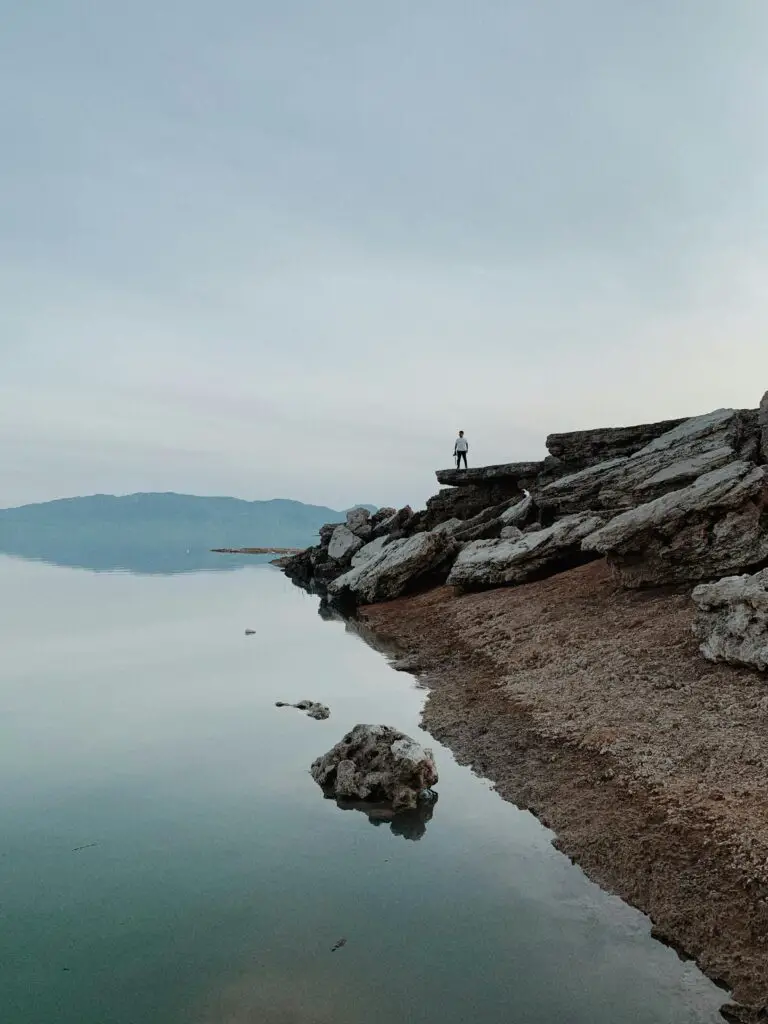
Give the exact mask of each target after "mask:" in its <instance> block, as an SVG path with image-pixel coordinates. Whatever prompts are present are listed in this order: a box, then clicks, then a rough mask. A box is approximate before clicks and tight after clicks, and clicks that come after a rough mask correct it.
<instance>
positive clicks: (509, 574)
mask: <svg viewBox="0 0 768 1024" xmlns="http://www.w3.org/2000/svg"><path fill="white" fill-rule="evenodd" d="M547 443H548V447H549V450H550V452H551V453H552V454H550V455H549V456H547V458H545V459H542V460H539V461H529V462H510V463H503V464H499V465H494V466H483V467H479V468H472V469H468V470H454V469H449V470H439V471H438V472H437V479H438V481H439V482H440V483H442V484H445V485H448V486H445V487H444V488H443V489H442V490H441V491H440V492H439V493H438V494H436V495H435V496H434V497H433V498H430V499H429V501H428V502H427V506H426V508H425V509H424V510H422V511H414V510H413V509H412V508H411V507H410V506H405V507H404V508H401V509H399V510H395V509H391V508H390V509H380V510H379V511H378V512H377V513H375V514H374V515H373V516H371V515H369V513H368V511H367V510H366V509H364V508H356V509H351V510H350V511H349V512H348V513H347V522H346V523H344V524H329V525H328V526H324V527H323V528H322V529H321V531H320V543H319V544H318V545H317V546H315V547H313V548H310V549H308V550H307V551H305V552H302V553H300V554H299V555H296V556H294V557H293V558H290V559H288V560H287V563H286V564H285V572H286V573H287V574H288V575H289V576H291V577H292V578H293V579H295V580H296V581H297V582H299V583H300V584H301V585H303V586H310V587H317V588H318V589H320V591H321V592H323V591H326V590H327V592H328V594H329V595H330V599H331V600H338V601H352V602H356V603H371V602H375V601H383V600H389V599H391V598H395V597H398V596H400V595H401V594H405V593H408V592H410V591H413V590H414V589H422V588H424V587H427V586H430V585H434V584H438V583H441V582H444V581H445V580H446V578H447V577H448V575H449V572H450V579H449V582H451V583H452V584H454V585H456V586H457V587H490V586H500V585H511V584H517V583H522V582H524V581H526V580H530V579H535V578H537V577H540V576H541V575H544V574H550V573H554V572H560V571H562V570H563V569H567V568H569V567H571V566H573V565H576V564H578V563H579V562H581V561H584V560H589V559H591V558H595V557H598V556H600V555H603V554H604V555H606V557H607V559H608V561H609V563H610V564H611V565H612V566H613V568H614V570H615V571H616V573H617V574H618V577H619V579H620V580H621V582H622V583H623V585H624V586H627V587H640V586H656V585H664V584H668V583H683V582H687V581H690V582H692V583H695V582H699V581H701V580H705V579H711V578H716V577H718V576H721V575H723V574H724V573H733V572H743V571H745V570H754V569H756V568H760V567H761V566H762V565H763V564H765V563H766V562H768V541H766V537H765V535H766V532H767V528H768V522H767V521H766V520H765V516H764V512H763V508H764V505H765V504H766V486H765V480H764V477H763V472H764V471H763V469H762V464H763V463H768V395H766V397H765V398H764V399H763V401H762V403H761V407H760V409H759V410H757V409H746V410H745V409H717V410H715V411H714V412H710V413H707V414H706V415H703V416H695V417H693V418H691V419H686V420H664V421H661V422H658V423H650V424H640V425H636V426H631V427H621V428H618V427H617V428H607V429H599V430H588V431H577V432H572V433H569V434H552V435H550V436H549V438H548V441H547ZM454 563H455V564H454Z"/></svg>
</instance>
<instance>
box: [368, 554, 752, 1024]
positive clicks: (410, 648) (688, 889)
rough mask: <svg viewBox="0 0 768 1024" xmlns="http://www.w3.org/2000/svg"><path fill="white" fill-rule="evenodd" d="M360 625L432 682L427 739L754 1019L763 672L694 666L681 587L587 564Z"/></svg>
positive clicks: (416, 604) (381, 608)
mask: <svg viewBox="0 0 768 1024" xmlns="http://www.w3.org/2000/svg"><path fill="white" fill-rule="evenodd" d="M361 617H362V618H363V619H364V621H365V622H366V623H367V624H368V625H369V626H370V627H371V629H372V630H373V632H374V633H375V634H376V636H377V637H379V638H381V639H382V640H384V641H390V642H393V643H396V644H397V645H398V647H399V648H400V649H401V650H402V651H404V652H406V653H407V655H408V656H410V657H411V659H412V660H411V663H410V666H409V667H410V668H412V670H414V671H416V673H417V674H418V675H419V676H420V678H421V679H422V680H423V681H424V682H425V683H426V684H427V685H428V686H429V689H430V693H429V697H428V700H427V703H426V707H425V710H424V726H425V727H426V728H427V729H428V730H429V731H430V732H431V733H432V734H434V735H435V736H436V737H438V738H439V739H440V740H441V741H442V742H443V743H445V744H447V745H448V746H450V747H451V749H452V750H453V751H454V752H455V754H456V756H457V757H458V759H459V760H460V761H461V762H463V763H468V764H471V765H472V766H473V767H474V769H475V770H476V771H477V772H478V773H479V774H481V775H483V776H485V777H487V778H489V779H491V780H492V781H493V782H494V783H495V785H496V788H497V790H498V792H499V793H500V795H501V796H502V797H503V798H504V799H507V800H510V801H512V802H514V803H516V804H518V805H519V806H521V807H527V808H530V809H531V810H532V811H533V812H534V813H535V814H537V816H538V817H539V818H540V820H541V821H542V822H543V823H544V824H546V825H548V826H549V827H551V828H552V829H553V830H554V831H555V833H556V835H557V839H556V843H557V845H558V847H559V848H560V849H562V850H563V851H564V852H565V853H567V854H568V855H569V856H570V857H572V858H573V859H574V860H575V861H577V862H578V863H579V864H580V865H581V866H582V868H583V869H584V871H585V872H586V873H587V874H588V875H589V876H590V877H591V878H592V879H594V880H595V881H597V882H599V883H600V884H601V885H603V886H604V887H605V888H607V889H610V890H612V891H613V892H615V893H617V894H619V895H620V896H622V897H623V898H624V899H626V900H627V901H629V902H630V903H632V904H633V905H635V906H637V907H639V908H640V909H641V910H643V911H645V912H646V913H648V914H649V915H650V917H651V919H652V921H653V924H654V933H655V934H656V935H657V937H659V938H661V939H662V940H664V941H666V942H668V943H670V944H671V945H673V946H674V947H675V948H676V949H678V951H680V952H681V953H684V955H687V956H692V957H695V959H696V960H697V962H698V963H699V965H700V966H701V968H702V969H703V970H704V971H705V972H706V973H707V974H708V975H709V976H710V977H712V978H714V979H715V980H718V981H720V982H722V983H723V985H725V986H727V987H728V988H731V989H733V993H734V998H735V999H736V1000H738V1001H739V1002H741V1003H744V1004H749V1005H750V1006H752V1007H759V1008H762V1010H763V1011H764V1010H765V1007H766V1006H768V678H765V677H762V676H760V675H759V674H758V673H755V672H751V671H749V670H746V669H737V668H733V667H730V666H726V665H712V664H711V663H709V662H707V661H705V660H704V659H703V658H702V657H701V655H700V654H699V652H698V648H697V644H696V641H695V640H694V639H693V637H692V635H691V631H690V627H691V622H692V619H693V605H692V602H691V600H690V588H686V589H684V590H677V591H675V590H669V591H665V592H659V591H654V592H637V591H635V592H628V591H622V590H621V589H620V588H619V587H618V586H617V585H616V583H615V582H614V580H613V579H612V577H611V575H610V573H609V571H608V569H607V567H606V566H605V564H604V563H603V562H595V563H592V564H590V565H587V566H583V567H581V568H578V569H574V570H572V571H571V572H568V573H563V574H562V575H559V576H555V577H552V578H550V579H547V580H543V581H541V582H537V583H531V584H528V585H526V586H522V587H516V588H509V589H500V590H493V591H488V592H486V593H481V594H470V595H464V596H460V597H457V596H455V595H454V593H453V591H452V589H450V588H447V587H443V588H440V589H437V590H433V591H430V592H428V593H426V594H422V595H419V596H416V597H409V598H402V599H400V600H397V601H393V602H390V603H387V604H382V605H375V606H372V607H368V608H365V609H363V610H362V612H361ZM734 1011H735V1012H737V1013H738V1011H736V1008H734ZM733 1019H739V1020H741V1019H745V1020H746V1019H750V1020H752V1019H760V1020H763V1019H768V1014H764V1013H763V1012H761V1013H760V1014H759V1015H757V1016H755V1015H754V1014H752V1015H749V1016H742V1015H741V1014H740V1013H738V1015H737V1016H735V1017H734V1018H733Z"/></svg>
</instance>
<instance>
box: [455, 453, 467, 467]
mask: <svg viewBox="0 0 768 1024" xmlns="http://www.w3.org/2000/svg"><path fill="white" fill-rule="evenodd" d="M462 459H464V469H466V468H467V453H466V452H459V461H458V464H457V466H456V468H457V469H461V460H462Z"/></svg>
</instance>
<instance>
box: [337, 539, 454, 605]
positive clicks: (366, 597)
mask: <svg viewBox="0 0 768 1024" xmlns="http://www.w3.org/2000/svg"><path fill="white" fill-rule="evenodd" d="M458 550H459V548H458V545H457V544H456V542H455V541H454V540H453V538H452V537H450V536H447V535H446V534H444V533H439V532H433V533H417V534H415V535H414V536H413V537H404V538H401V539H399V540H393V541H390V542H389V544H387V545H386V546H384V547H383V548H381V550H379V551H377V552H374V553H372V554H371V556H370V557H369V558H365V559H363V560H362V561H360V562H359V563H358V564H357V565H356V566H354V567H353V568H352V569H350V570H349V571H348V572H345V573H344V574H343V575H341V576H339V577H337V578H336V579H335V580H333V582H332V583H330V584H329V586H328V592H329V594H331V595H332V596H333V597H335V598H337V599H340V600H351V601H354V602H355V603H357V604H372V603H373V602H374V601H389V600H391V599H392V598H395V597H400V595H401V594H405V593H407V592H408V591H410V590H413V589H414V588H415V587H417V586H418V585H419V584H420V583H421V584H424V583H427V582H433V583H438V582H443V581H444V580H445V578H446V576H447V575H448V571H449V569H450V566H451V564H452V562H453V559H454V558H455V557H456V554H457V553H458Z"/></svg>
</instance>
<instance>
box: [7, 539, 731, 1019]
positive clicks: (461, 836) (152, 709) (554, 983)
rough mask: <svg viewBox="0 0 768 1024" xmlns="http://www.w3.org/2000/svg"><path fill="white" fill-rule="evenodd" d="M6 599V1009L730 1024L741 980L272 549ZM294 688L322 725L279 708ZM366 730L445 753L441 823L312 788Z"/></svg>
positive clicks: (66, 571)
mask: <svg viewBox="0 0 768 1024" xmlns="http://www.w3.org/2000/svg"><path fill="white" fill-rule="evenodd" d="M217 564H218V563H217ZM221 566H222V568H223V567H226V566H227V563H226V562H225V561H222V562H221ZM166 568H167V567H166ZM0 609H2V614H0V775H1V777H2V787H0V821H1V823H2V828H1V829H0V922H1V930H0V1020H2V1021H3V1022H7V1024H369V1022H370V1024H378V1022H388V1024H390V1022H392V1021H409V1022H410V1021H413V1022H425V1024H433V1022H434V1024H438V1022H439V1024H458V1022H460V1021H461V1022H487V1024H497V1022H498V1024H510V1022H512V1024H552V1022H562V1024H582V1022H583V1024H587V1022H589V1024H596V1022H597V1024H603V1022H604V1024H619V1022H633V1024H689V1022H690V1024H702V1022H704V1024H706V1022H716V1021H721V1018H720V1016H719V1014H718V1012H717V1008H718V1007H719V1006H720V1005H721V1004H722V1003H723V1002H724V1001H725V1000H726V998H727V996H726V994H725V993H724V992H721V991H720V990H718V989H717V988H715V986H714V985H712V984H711V983H710V982H709V981H707V980H706V979H705V978H704V977H703V976H702V975H701V974H700V973H699V971H698V970H697V969H696V968H695V967H694V966H693V965H692V964H690V963H683V962H682V961H680V960H679V959H678V957H677V956H676V955H675V954H674V953H673V952H672V951H671V950H669V949H667V948H665V947H664V946H662V945H660V944H659V943H657V942H654V941H653V940H652V939H651V938H650V935H649V931H650V926H649V922H648V920H647V919H646V918H644V917H643V916H642V915H641V914H639V913H637V912H636V911H634V910H632V909H630V908H628V907H627V906H625V905H624V904H623V903H622V902H621V901H620V900H619V899H617V898H616V897H613V896H610V895H608V894H606V893H604V892H602V891H601V890H600V889H599V888H597V887H596V886H595V885H593V884H591V883H590V882H589V881H587V879H586V878H585V877H584V875H583V874H582V873H581V871H580V870H579V869H578V868H576V867H574V866H573V865H572V864H570V862H569V861H568V860H567V859H566V858H565V857H563V856H562V855H561V854H559V853H557V851H555V850H554V849H553V847H552V846H551V838H552V834H551V833H550V832H548V831H547V830H546V829H544V828H543V827H542V826H541V825H540V824H539V823H538V822H537V821H536V820H535V819H534V818H533V817H532V816H531V815H530V814H528V813H524V812H521V811H519V810H517V809H516V808H515V807H513V806H512V805H510V804H507V803H504V802H503V801H502V800H500V799H499V797H498V796H496V794H495V793H494V792H493V791H492V790H491V788H490V786H489V785H488V783H486V782H485V781H483V780H482V779H479V778H477V777H475V776H474V775H473V774H472V772H471V771H470V770H469V769H468V768H464V767H460V766H458V765H456V763H455V762H454V760H453V758H452V756H451V754H450V752H449V751H448V750H446V749H445V748H444V747H442V746H441V745H440V744H439V743H436V742H434V741H431V740H430V738H429V737H427V736H425V734H423V733H422V732H421V731H420V729H419V714H420V708H421V705H422V702H423V700H424V692H423V691H422V690H420V689H419V688H418V687H417V686H416V684H415V681H414V679H413V678H412V677H410V676H408V675H405V674H402V673H397V672H395V671H393V670H392V669H391V668H390V667H389V665H388V664H387V661H386V659H385V658H384V657H383V656H382V655H380V654H379V653H377V652H376V651H374V650H373V649H371V648H370V647H368V646H367V645H366V644H365V643H364V642H363V641H362V640H361V639H360V638H359V637H358V636H357V635H355V633H354V632H353V631H351V630H349V629H347V628H345V625H344V623H342V622H339V621H325V620H324V619H322V618H321V617H320V616H319V615H318V612H317V609H318V602H317V599H316V598H314V597H311V596H309V595H307V594H305V593H303V592H302V591H300V590H298V589H296V588H295V587H294V586H292V585H291V584H290V583H289V582H288V581H287V580H286V579H285V578H284V577H283V576H282V575H281V574H280V573H279V572H278V571H276V570H275V569H273V568H272V567H269V566H267V565H258V564H249V565H246V566H245V567H242V566H234V567H233V568H232V571H199V572H186V573H174V572H171V571H169V572H168V574H165V575H163V574H160V573H152V572H151V569H148V570H147V572H145V573H141V574H135V573H129V572H120V571H112V572H94V571H90V570H88V569H83V568H67V567H64V566H60V565H59V566H53V565H48V564H44V563H40V562H33V561H22V560H19V559H12V558H7V557H3V556H0ZM249 628H250V629H253V630H255V631H256V632H255V635H253V636H245V635H244V632H245V630H246V629H249ZM305 697H308V698H312V699H316V700H319V701H322V702H323V703H325V704H327V705H329V706H330V708H331V717H330V719H328V720H327V721H321V722H317V721H313V720H311V719H309V718H307V717H305V716H304V715H303V714H302V713H301V712H300V711H296V710H293V709H291V708H282V709H281V708H276V707H275V706H274V704H275V701H277V700H287V701H298V700H300V699H302V698H305ZM357 722H382V723H386V724H389V725H393V726H395V727H397V728H399V729H402V730H404V731H405V732H407V733H410V734H411V735H413V736H415V737H416V738H420V739H422V740H423V741H424V742H426V743H427V745H429V746H431V747H432V748H433V749H434V751H435V757H436V760H437V764H438V769H439V772H440V782H439V784H438V786H437V791H438V793H439V800H438V803H437V804H436V806H435V808H434V815H433V817H432V819H431V820H430V821H428V822H426V823H425V824H424V825H421V824H420V823H419V822H418V821H417V822H415V823H411V826H409V827H405V828H401V829H397V830H394V831H393V829H392V828H390V825H389V824H388V823H386V822H384V823H379V824H376V825H374V824H373V823H371V822H370V821H369V820H368V818H367V816H366V815H364V814H362V813H360V812H359V811H342V810H339V809H338V808H337V807H336V805H335V803H333V802H331V801H328V800H324V799H323V796H322V793H321V791H320V790H319V789H318V787H317V786H316V785H315V783H314V782H313V781H312V779H311V777H310V775H309V773H308V769H309V765H310V763H311V762H312V760H313V759H314V758H315V757H317V756H318V755H319V754H321V753H324V752H325V751H326V750H327V749H328V748H329V747H331V746H332V745H333V744H334V743H335V742H336V741H337V740H339V739H340V738H341V736H342V735H343V734H344V732H345V731H346V730H347V729H349V728H350V727H351V726H352V725H354V724H356V723H357ZM401 833H405V834H401ZM342 938H344V939H346V944H345V945H343V947H342V948H339V949H338V950H337V951H335V952H332V951H331V950H332V947H333V946H334V945H335V944H336V943H337V941H338V940H340V939H342Z"/></svg>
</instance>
